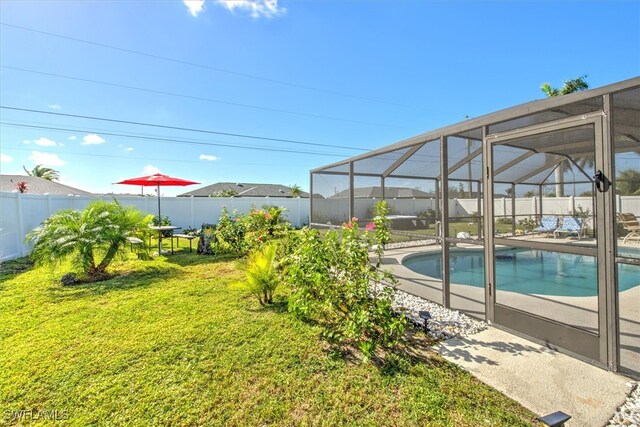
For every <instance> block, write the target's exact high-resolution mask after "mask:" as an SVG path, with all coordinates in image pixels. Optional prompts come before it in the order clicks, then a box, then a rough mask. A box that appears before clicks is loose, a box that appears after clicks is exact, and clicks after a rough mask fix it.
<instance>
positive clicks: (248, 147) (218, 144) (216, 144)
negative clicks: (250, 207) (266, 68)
mask: <svg viewBox="0 0 640 427" xmlns="http://www.w3.org/2000/svg"><path fill="white" fill-rule="evenodd" d="M0 124H2V125H5V126H13V127H19V128H27V129H46V130H54V131H63V132H78V133H91V132H92V131H90V130H85V129H72V128H61V127H53V126H35V125H26V124H20V123H15V122H7V121H0ZM100 133H101V134H102V135H108V136H114V137H122V138H134V139H143V140H150V141H159V142H165V143H173V144H192V145H206V146H214V147H229V148H241V149H246V150H261V151H275V152H281V153H294V154H312V155H319V156H334V157H342V158H344V155H342V154H335V153H326V152H318V151H303V150H290V149H286V148H272V147H260V146H251V145H237V144H225V143H221V142H204V141H194V140H186V139H177V138H161V137H151V136H139V135H131V134H122V133H114V132H100Z"/></svg>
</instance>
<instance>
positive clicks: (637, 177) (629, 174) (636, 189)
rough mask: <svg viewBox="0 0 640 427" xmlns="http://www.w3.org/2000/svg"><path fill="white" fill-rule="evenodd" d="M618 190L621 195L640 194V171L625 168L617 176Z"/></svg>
mask: <svg viewBox="0 0 640 427" xmlns="http://www.w3.org/2000/svg"><path fill="white" fill-rule="evenodd" d="M616 192H617V193H618V194H619V195H621V196H640V171H638V170H636V169H625V170H623V171H620V173H619V174H618V176H616Z"/></svg>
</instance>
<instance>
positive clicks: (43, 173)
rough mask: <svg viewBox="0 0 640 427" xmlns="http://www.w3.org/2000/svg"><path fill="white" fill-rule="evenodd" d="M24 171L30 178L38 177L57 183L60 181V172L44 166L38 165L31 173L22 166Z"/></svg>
mask: <svg viewBox="0 0 640 427" xmlns="http://www.w3.org/2000/svg"><path fill="white" fill-rule="evenodd" d="M22 169H24V171H25V172H26V173H27V175H29V176H37V177H38V178H42V179H46V180H47V181H57V180H59V179H60V172H58V171H57V170H55V169H51V168H45V167H44V166H42V165H36V167H35V168H33V169H32V170H31V171H28V170H27V168H26V167H24V165H23V166H22Z"/></svg>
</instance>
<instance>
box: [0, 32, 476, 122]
mask: <svg viewBox="0 0 640 427" xmlns="http://www.w3.org/2000/svg"><path fill="white" fill-rule="evenodd" d="M0 25H4V26H6V27H11V28H16V29H19V30H23V31H30V32H33V33H38V34H43V35H46V36H50V37H57V38H60V39H64V40H71V41H74V42H78V43H85V44H88V45H92V46H98V47H102V48H105V49H111V50H116V51H120V52H126V53H130V54H134V55H140V56H145V57H147V58H153V59H159V60H162V61H167V62H173V63H175V64H181V65H188V66H190V67H196V68H202V69H206V70H210V71H216V72H220V73H225V74H229V75H234V76H239V77H245V78H249V79H254V80H260V81H264V82H269V83H276V84H279V85H283V86H289V87H295V88H298V89H305V90H310V91H314V92H319V93H326V94H329V95H335V96H342V97H345V98H352V99H358V100H361V101H368V102H375V103H378V104H386V105H393V106H396V107H402V108H410V109H417V110H423V111H431V112H438V113H445V114H450V115H454V116H458V117H461V116H464V114H459V113H453V112H451V111H444V110H436V109H431V108H425V107H418V106H415V105H407V104H402V103H398V102H390V101H384V100H379V99H375V98H369V97H364V96H358V95H352V94H348V93H343V92H338V91H332V90H327V89H321V88H317V87H313V86H307V85H302V84H298V83H291V82H286V81H283V80H277V79H271V78H268V77H262V76H257V75H254V74H248V73H241V72H238V71H232V70H228V69H225V68H220V67H213V66H210V65H204V64H198V63H195V62H190V61H184V60H180V59H175V58H169V57H167V56H162V55H156V54H153V53H148V52H142V51H138V50H133V49H126V48H123V47H119V46H113V45H109V44H105V43H98V42H93V41H90V40H84V39H80V38H77V37H71V36H65V35H62V34H56V33H51V32H48V31H42V30H36V29H35V28H29V27H25V26H21V25H14V24H8V23H5V22H0Z"/></svg>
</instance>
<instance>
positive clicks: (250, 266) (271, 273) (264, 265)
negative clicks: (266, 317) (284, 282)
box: [246, 241, 280, 305]
mask: <svg viewBox="0 0 640 427" xmlns="http://www.w3.org/2000/svg"><path fill="white" fill-rule="evenodd" d="M277 253H278V244H277V242H273V241H272V242H269V243H267V244H265V245H263V246H262V247H261V248H260V249H258V250H256V251H254V252H252V253H251V254H249V259H248V260H247V272H246V275H247V281H246V283H247V285H248V288H249V290H250V291H251V293H252V294H253V295H255V296H256V297H257V298H258V301H259V302H260V305H266V304H271V303H272V302H273V292H274V291H275V290H276V287H277V286H278V284H280V275H279V274H278V262H277Z"/></svg>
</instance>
